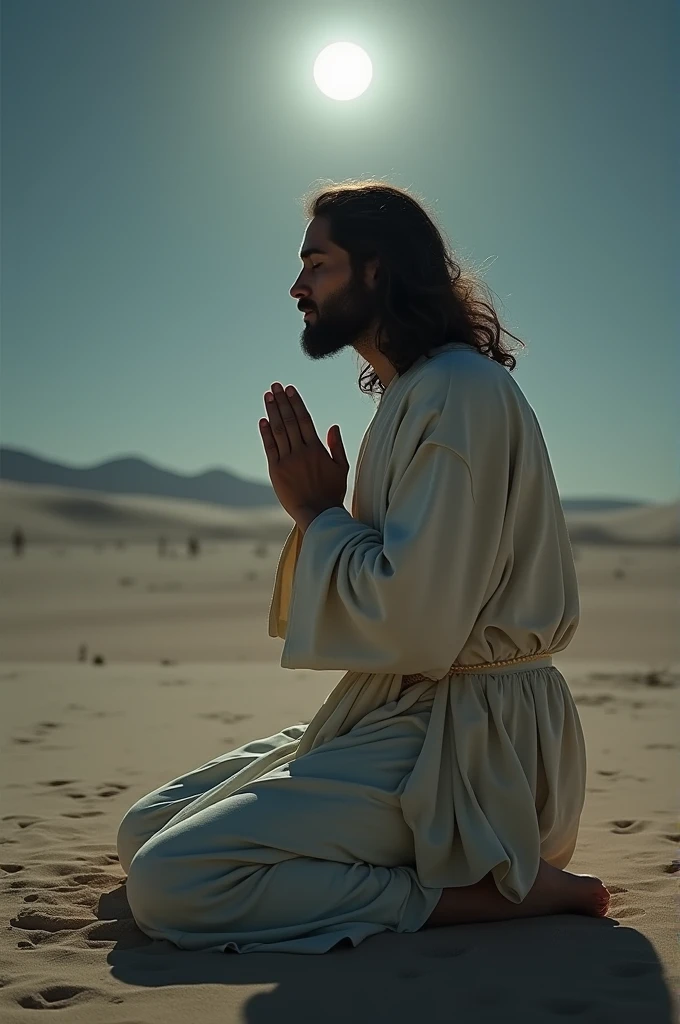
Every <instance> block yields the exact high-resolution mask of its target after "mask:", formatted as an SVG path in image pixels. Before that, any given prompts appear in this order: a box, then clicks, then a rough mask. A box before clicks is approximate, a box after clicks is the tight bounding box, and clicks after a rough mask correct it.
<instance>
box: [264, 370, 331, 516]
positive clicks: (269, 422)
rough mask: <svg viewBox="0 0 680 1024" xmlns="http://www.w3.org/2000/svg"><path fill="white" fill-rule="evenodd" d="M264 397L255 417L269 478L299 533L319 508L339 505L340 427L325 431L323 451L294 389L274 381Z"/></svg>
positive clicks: (310, 418) (313, 427) (321, 444)
mask: <svg viewBox="0 0 680 1024" xmlns="http://www.w3.org/2000/svg"><path fill="white" fill-rule="evenodd" d="M264 397H265V409H266V412H267V417H268V418H267V419H261V420H260V433H261V435H262V443H263V444H264V450H265V454H266V456H267V463H268V466H269V478H270V480H271V482H272V486H273V488H274V491H275V493H276V496H277V498H278V499H279V501H280V502H281V505H282V506H283V508H284V509H285V510H286V512H287V513H288V514H289V515H290V516H291V517H292V518H293V519H294V520H295V522H296V523H297V525H298V527H299V528H300V529H301V530H302V532H303V533H304V531H305V530H306V529H307V526H308V525H309V523H310V522H312V520H314V519H315V518H316V516H318V515H319V513H320V512H323V511H324V509H327V508H334V507H336V506H341V505H342V504H343V501H344V498H345V494H346V492H347V476H348V473H349V462H348V461H347V455H346V454H345V448H344V445H343V442H342V438H341V436H340V427H338V426H337V425H335V426H332V427H331V428H330V430H329V431H328V434H327V438H326V443H327V445H328V449H327V448H326V447H325V446H324V444H323V443H322V441H321V439H320V437H319V435H318V434H317V432H316V428H315V426H314V423H313V421H312V417H311V416H310V414H309V412H308V411H307V407H306V406H305V404H304V402H303V401H302V398H301V397H300V395H299V394H298V392H297V391H296V389H295V388H293V387H287V388H286V389H285V391H284V389H283V387H282V385H281V384H279V383H274V384H272V389H271V391H267V393H266V394H265V396H264ZM329 450H330V454H329Z"/></svg>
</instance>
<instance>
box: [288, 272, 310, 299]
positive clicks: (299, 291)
mask: <svg viewBox="0 0 680 1024" xmlns="http://www.w3.org/2000/svg"><path fill="white" fill-rule="evenodd" d="M301 278H302V274H300V276H299V277H298V278H297V280H296V281H295V283H294V284H292V285H291V288H290V295H291V297H292V298H294V299H304V298H309V296H310V295H311V291H310V289H309V288H308V287H307V285H305V284H302V282H301Z"/></svg>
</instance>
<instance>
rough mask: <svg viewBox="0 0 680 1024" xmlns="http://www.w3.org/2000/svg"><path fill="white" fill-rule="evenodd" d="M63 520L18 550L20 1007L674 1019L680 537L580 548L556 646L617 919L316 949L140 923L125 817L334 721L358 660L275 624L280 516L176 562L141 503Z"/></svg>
mask: <svg viewBox="0 0 680 1024" xmlns="http://www.w3.org/2000/svg"><path fill="white" fill-rule="evenodd" d="M59 515H60V516H61V517H62V521H63V523H64V524H65V526H64V530H65V532H62V533H59V530H58V529H57V527H56V526H55V532H54V535H53V536H52V541H51V542H50V543H48V542H46V541H44V542H43V543H41V544H37V545H36V544H33V545H31V544H30V543H29V545H28V548H27V550H26V552H25V553H24V555H23V556H22V557H16V556H14V555H13V554H12V551H11V549H10V548H9V547H8V546H4V547H2V548H0V573H1V577H2V584H1V585H0V590H1V594H0V632H1V642H2V663H1V664H0V694H1V698H0V699H1V707H2V715H1V716H0V719H1V722H0V737H1V752H0V756H1V759H2V763H1V774H0V778H1V780H2V786H1V789H2V792H1V796H2V805H1V808H0V818H1V819H2V820H0V900H1V903H2V922H3V930H2V936H3V942H2V950H1V961H0V1019H2V1021H3V1022H7V1024H14V1022H17V1024H18V1022H24V1021H26V1019H31V1018H30V1015H29V1017H28V1018H27V1016H26V1010H27V1009H58V1010H59V1016H58V1019H59V1020H61V1021H66V1022H71V1021H73V1022H88V1024H108V1022H112V1024H114V1022H115V1024H156V1022H158V1024H160V1022H169V1024H179V1022H183V1021H185V1020H187V1019H189V1020H191V1021H200V1024H217V1022H220V1024H231V1022H253V1024H259V1022H264V1021H275V1020H276V1021H289V1020H290V1021H297V1022H300V1021H302V1022H317V1021H318V1022H335V1021H338V1022H339V1021H343V1022H345V1021H347V1020H352V1021H353V1024H363V1022H364V1021H366V1022H368V1021H371V1022H375V1021H383V1020H385V1021H388V1020H389V1021H394V1022H397V1024H400V1022H402V1021H403V1022H406V1021H413V1020H417V1021H427V1022H439V1021H442V1022H444V1021H454V1020H455V1021H459V1022H465V1024H467V1022H474V1024H486V1022H492V1021H493V1022H494V1024H496V1022H497V1021H499V1020H503V1021H509V1022H513V1021H516V1022H521V1024H534V1022H536V1024H538V1022H549V1021H553V1020H555V1021H557V1020H562V1019H563V1018H565V1017H566V1018H574V1019H577V1020H579V1021H583V1022H584V1024H585V1022H587V1024H591V1022H592V1024H595V1022H597V1024H606V1022H609V1021H612V1022H614V1021H616V1022H621V1024H626V1022H631V1024H633V1022H635V1024H661V1022H666V1021H671V1020H673V1019H674V1017H673V1009H672V1005H673V998H674V997H673V993H674V992H675V991H676V990H677V982H678V973H679V972H678V959H677V952H676V932H677V913H676V904H675V900H676V891H677V875H676V871H677V869H678V843H679V841H680V824H679V822H678V800H677V782H676V779H677V767H678V756H677V751H678V740H677V733H678V729H677V727H678V715H677V711H678V692H679V684H680V652H679V651H678V640H677V634H678V629H677V627H678V611H679V605H680V598H679V594H680V589H679V587H678V582H679V581H678V576H679V569H680V551H679V550H678V548H673V547H661V546H659V547H655V546H648V545H646V546H642V545H640V546H627V547H617V546H612V545H585V544H584V545H578V547H577V549H576V554H577V568H578V572H579V581H580V586H581V600H582V621H581V626H580V628H579V631H578V633H577V635H576V638H575V640H574V641H573V643H572V644H571V646H570V647H569V649H568V650H567V651H566V652H564V653H563V654H562V655H560V656H558V657H557V658H556V659H555V661H556V664H557V665H558V667H559V668H560V669H561V670H562V672H563V673H564V675H565V677H566V678H567V681H568V682H569V684H570V687H571V689H572V692H573V694H574V696H575V699H576V701H577V704H578V707H579V711H580V714H581V717H582V722H583V727H584V730H585V734H586V740H587V744H588V769H589V777H588V789H587V799H586V805H585V809H584V814H583V818H582V826H581V831H580V836H579V842H578V845H577V849H576V853H575V856H574V859H573V861H572V863H571V864H570V869H571V870H573V871H577V872H585V873H595V874H598V875H600V877H602V878H603V880H604V882H605V884H606V885H607V886H608V888H609V889H610V891H611V892H612V894H613V895H612V903H611V909H610V914H609V917H608V918H606V919H604V920H597V919H589V918H584V917H578V916H574V915H560V916H555V917H544V918H534V919H530V920H525V921H519V922H503V923H498V924H496V923H494V924H481V925H463V926H457V927H451V928H439V929H426V930H424V931H421V932H419V933H417V934H415V935H395V934H392V933H383V934H382V935H379V936H376V937H373V938H370V939H368V940H366V941H365V942H363V943H362V944H361V945H360V946H358V947H357V948H356V949H350V948H338V949H337V950H333V951H331V952H330V953H327V954H325V955H323V956H317V957H314V956H293V955H287V954H281V953H271V954H265V953H257V954H247V955H241V956H239V955H236V954H231V955H227V954H225V955H218V954H214V953H206V954H199V953H188V952H184V951H180V950H178V949H176V948H175V947H173V946H172V945H170V944H169V943H162V942H152V941H150V940H149V939H147V938H146V936H144V935H143V934H142V933H141V932H140V931H139V930H138V929H137V927H136V925H135V923H134V921H133V919H132V917H131V915H130V911H129V907H128V905H127V901H126V897H125V876H124V874H123V872H122V870H121V868H120V866H119V864H118V861H117V857H116V846H115V838H116V830H117V826H118V823H119V821H120V819H121V818H122V816H123V814H124V813H125V811H126V810H127V808H128V807H129V806H130V805H131V804H132V803H133V802H134V801H135V800H136V799H138V798H139V797H140V796H142V795H143V794H144V793H146V792H148V791H150V790H152V789H155V788H156V787H157V786H159V785H160V784H162V783H163V782H165V781H168V780H170V779H172V778H174V777H176V776H178V775H180V774H182V773H183V772H185V771H187V770H189V769H191V768H193V767H195V766H197V765H199V764H202V763H204V762H205V761H207V760H209V759H210V758H212V757H214V756H215V755H217V754H219V753H222V752H224V751H226V750H228V749H230V748H231V747H234V746H237V745H239V744H241V743H244V742H245V741H246V740H247V739H252V738H255V737H260V736H267V735H269V734H271V733H273V732H276V731H278V730H279V729H281V728H282V727H284V726H285V725H290V724H293V723H296V722H306V721H309V719H310V718H311V717H312V715H313V714H314V712H315V711H316V709H317V708H318V706H319V705H320V704H321V702H322V701H323V699H324V698H325V696H326V694H327V693H328V692H329V691H330V690H331V689H332V688H333V686H334V685H335V684H336V682H337V681H338V680H339V679H340V678H341V673H337V672H320V673H314V672H309V671H290V670H285V669H281V668H280V667H279V658H280V653H281V647H282V641H280V640H273V639H271V638H269V637H268V636H267V625H266V621H267V610H268V605H269V598H270V593H271V585H272V581H273V575H274V570H275V566H276V559H277V557H278V554H279V550H280V543H279V542H278V541H271V540H270V541H269V543H266V544H264V546H263V541H262V536H263V533H262V532H259V533H258V532H257V530H256V531H255V534H254V535H253V536H251V537H250V538H248V537H247V533H248V531H247V529H245V527H244V529H243V530H242V531H241V533H239V534H237V536H238V537H240V538H241V539H235V540H233V541H229V542H219V541H218V540H216V539H214V538H213V539H206V540H204V541H203V543H202V548H201V552H200V555H199V556H198V557H196V558H190V557H189V556H188V554H187V552H186V548H185V547H184V545H183V544H182V543H180V542H179V541H178V540H177V539H175V540H174V541H173V542H172V543H171V544H170V549H169V552H168V555H166V556H165V557H163V558H161V557H159V555H158V553H157V550H156V547H155V544H154V543H153V542H152V541H150V540H148V539H147V540H145V541H144V542H142V541H140V540H139V539H135V538H138V534H135V533H134V531H131V530H130V528H129V526H128V524H126V523H123V525H121V523H120V522H119V523H118V524H117V526H118V529H117V536H118V538H119V545H116V544H115V543H111V542H110V541H109V542H105V541H104V540H102V539H101V537H100V538H99V539H97V538H94V539H93V537H92V534H91V533H88V531H87V530H84V531H81V533H80V534H79V533H78V530H77V528H76V527H77V525H78V524H77V523H74V520H73V519H72V518H71V519H68V513H67V512H66V513H65V512H64V510H63V509H62V510H61V511H60V513H59ZM241 515H243V514H241ZM239 522H241V523H242V524H244V523H246V525H247V521H246V520H244V519H243V518H242V519H241V520H239ZM267 528H268V527H267ZM648 533H649V531H648ZM284 534H285V530H284ZM255 535H256V536H257V537H259V540H256V539H254V536H255ZM5 536H7V533H6V534H5ZM78 536H80V537H81V539H82V543H76V542H75V540H76V539H77V538H78ZM81 645H85V649H83V650H81ZM79 657H82V658H83V659H85V660H82V661H79V660H78V659H79Z"/></svg>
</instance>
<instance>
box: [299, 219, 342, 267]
mask: <svg viewBox="0 0 680 1024" xmlns="http://www.w3.org/2000/svg"><path fill="white" fill-rule="evenodd" d="M310 250H312V251H316V252H319V253H328V254H331V253H337V252H340V251H341V250H340V249H339V247H338V246H337V245H335V244H334V243H333V242H331V240H330V238H329V237H328V221H327V220H326V218H325V217H314V219H313V220H310V222H309V224H308V225H307V229H306V231H305V233H304V235H303V238H302V245H301V246H300V259H304V258H305V255H306V254H309V255H311V252H310Z"/></svg>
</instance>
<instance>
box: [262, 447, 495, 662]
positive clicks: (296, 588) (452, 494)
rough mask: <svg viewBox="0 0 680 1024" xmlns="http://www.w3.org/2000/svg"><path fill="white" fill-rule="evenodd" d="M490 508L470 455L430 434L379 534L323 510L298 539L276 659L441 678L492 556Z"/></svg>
mask: <svg viewBox="0 0 680 1024" xmlns="http://www.w3.org/2000/svg"><path fill="white" fill-rule="evenodd" d="M487 497H488V494H487ZM485 505H486V509H487V512H486V515H485V509H483V508H480V507H478V505H476V503H475V494H474V489H473V481H472V476H471V471H470V467H469V465H468V463H467V461H466V460H465V459H464V458H463V457H462V456H461V455H459V454H458V453H457V452H456V451H454V450H452V449H451V448H450V447H448V446H446V445H444V444H441V443H440V442H432V441H430V440H428V441H425V442H424V443H422V444H421V445H420V446H419V447H418V448H417V449H416V451H415V453H414V455H413V458H412V459H411V460H410V462H409V463H408V465H407V466H406V468H405V470H404V471H403V473H402V474H401V476H400V477H399V478H398V479H397V480H396V481H395V482H394V485H393V489H392V493H391V495H390V498H389V504H388V508H387V510H386V513H385V520H384V525H383V529H382V533H381V532H380V531H379V530H376V529H373V528H371V527H369V526H367V525H366V524H365V523H363V522H360V521H357V520H356V519H354V518H353V517H352V516H351V515H350V513H349V512H348V511H347V510H346V509H344V508H340V507H338V508H331V509H326V510H325V511H324V512H322V513H321V514H320V515H319V516H317V518H316V519H315V520H314V521H313V522H312V523H311V524H310V526H309V527H308V528H307V530H306V532H305V535H304V538H303V539H302V544H301V548H300V551H299V556H298V559H297V564H296V567H295V575H294V579H293V583H292V594H291V603H290V608H289V614H288V621H287V626H286V636H285V643H284V648H283V652H282V657H281V665H282V666H283V667H284V668H311V669H339V670H344V671H350V670H353V671H362V672H394V673H397V672H398V673H412V672H426V673H428V674H429V675H432V676H433V677H434V678H438V677H440V676H443V675H444V674H445V673H446V672H447V671H448V669H449V667H450V665H451V664H452V663H453V662H454V661H455V659H456V657H457V656H458V654H459V652H460V651H461V650H462V648H463V646H464V644H465V641H466V639H467V637H468V636H469V634H470V632H471V630H472V628H473V626H474V623H475V620H476V618H477V615H478V613H479V609H480V607H481V604H482V601H483V599H484V594H485V592H486V588H487V585H488V581H489V576H490V573H491V571H492V568H493V564H494V560H495V557H496V553H497V546H498V539H499V537H500V535H501V530H502V520H503V515H502V511H503V509H504V501H502V500H501V501H500V502H486V501H485ZM489 510H490V511H489Z"/></svg>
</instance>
